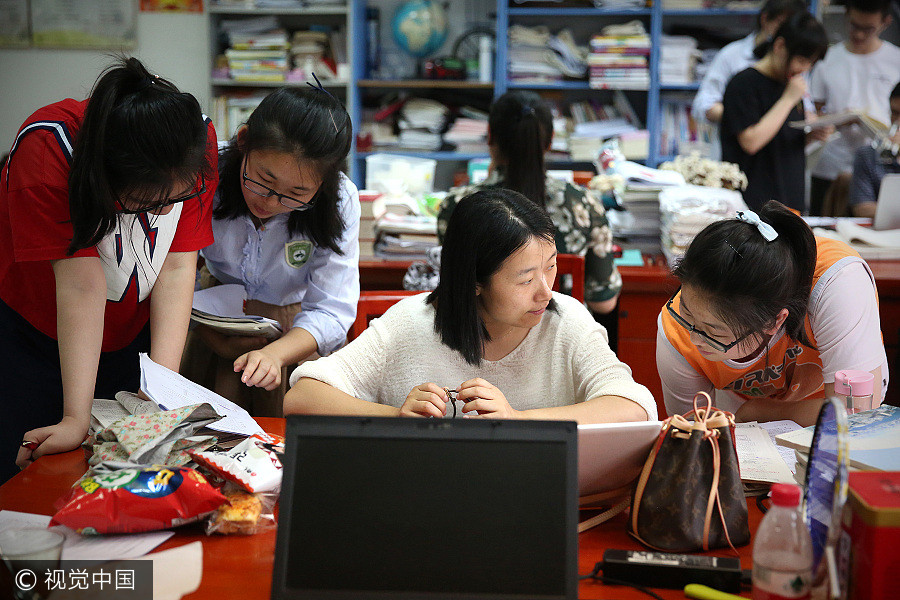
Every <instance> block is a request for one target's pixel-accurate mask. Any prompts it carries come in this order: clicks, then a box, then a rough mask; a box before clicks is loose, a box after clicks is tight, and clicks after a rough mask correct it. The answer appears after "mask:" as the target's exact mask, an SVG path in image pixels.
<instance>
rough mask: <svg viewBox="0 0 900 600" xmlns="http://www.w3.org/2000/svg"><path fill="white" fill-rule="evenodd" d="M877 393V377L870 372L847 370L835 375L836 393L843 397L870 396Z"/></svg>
mask: <svg viewBox="0 0 900 600" xmlns="http://www.w3.org/2000/svg"><path fill="white" fill-rule="evenodd" d="M874 391H875V376H874V375H872V374H871V373H869V372H868V371H853V370H850V369H845V370H843V371H838V372H837V373H835V374H834V392H835V393H836V394H841V395H843V396H870V395H872V394H873V393H874Z"/></svg>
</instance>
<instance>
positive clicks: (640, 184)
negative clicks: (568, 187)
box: [607, 160, 684, 254]
mask: <svg viewBox="0 0 900 600" xmlns="http://www.w3.org/2000/svg"><path fill="white" fill-rule="evenodd" d="M614 172H615V173H617V174H619V175H620V176H622V178H623V179H624V180H625V187H624V190H622V191H621V193H620V194H619V198H620V200H621V202H622V206H623V207H624V208H625V211H624V212H620V211H608V212H607V216H608V217H609V219H610V223H611V224H612V226H613V227H612V229H613V232H614V234H615V236H616V237H617V238H619V240H620V243H621V245H622V247H623V248H635V249H638V250H640V251H641V252H643V253H645V254H659V252H660V214H659V195H660V192H662V191H663V190H664V189H666V188H669V187H672V186H681V185H684V177H682V176H681V175H680V174H679V173H675V172H672V171H660V170H658V169H651V168H649V167H645V166H643V165H641V164H638V163H635V162H631V161H627V160H623V161H616V167H615V169H614Z"/></svg>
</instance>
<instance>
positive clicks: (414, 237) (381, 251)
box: [375, 212, 440, 260]
mask: <svg viewBox="0 0 900 600" xmlns="http://www.w3.org/2000/svg"><path fill="white" fill-rule="evenodd" d="M439 245H440V244H439V243H438V237H437V217H432V216H423V215H400V214H397V213H394V212H386V213H384V214H383V215H382V216H381V217H379V218H378V219H376V221H375V256H377V257H379V258H386V259H393V260H419V259H421V260H424V259H426V258H427V255H426V253H427V252H428V250H430V249H431V248H434V247H435V246H439Z"/></svg>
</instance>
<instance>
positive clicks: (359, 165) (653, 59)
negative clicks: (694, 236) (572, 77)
mask: <svg viewBox="0 0 900 600" xmlns="http://www.w3.org/2000/svg"><path fill="white" fill-rule="evenodd" d="M348 1H349V2H350V3H351V9H350V15H351V21H352V23H353V24H352V26H351V32H352V35H351V36H350V37H351V38H352V40H353V43H352V44H351V55H352V59H351V64H352V74H353V75H352V82H351V84H350V85H349V86H348V99H350V104H351V106H348V108H349V109H351V111H352V112H351V116H352V117H353V120H354V123H356V124H357V126H358V125H359V124H360V119H361V114H362V111H361V106H360V101H359V88H360V86H358V85H357V83H356V82H360V81H364V80H366V79H367V77H368V74H367V73H366V72H365V64H366V60H365V57H366V48H365V36H364V35H363V32H364V30H365V14H366V0H348ZM510 3H511V2H510V0H496V25H495V27H496V30H495V31H496V39H497V41H498V43H497V45H496V53H495V60H494V83H493V88H492V90H493V95H494V97H496V96H499V95H501V94H503V93H504V92H506V91H507V90H509V89H530V90H536V91H558V92H562V93H564V94H565V93H567V92H574V93H577V94H579V97H581V98H583V97H584V93H585V92H589V91H590V90H591V89H592V88H591V87H590V85H589V84H588V82H586V81H563V82H554V83H537V82H535V83H531V82H527V81H512V80H510V79H509V77H508V75H507V71H506V64H507V60H508V54H507V44H506V40H507V37H508V35H507V32H508V31H509V27H510V25H511V24H515V23H516V22H519V21H522V20H524V21H526V22H529V21H530V22H532V23H537V22H539V23H541V24H544V25H547V26H548V27H549V28H550V29H551V30H556V29H560V28H562V27H563V26H564V25H565V23H566V19H570V20H571V19H576V18H577V19H579V20H581V21H582V22H583V21H584V20H585V19H596V20H597V25H598V26H597V29H598V30H599V29H600V27H602V26H604V25H607V24H610V23H615V22H617V21H618V22H625V21H627V20H631V19H640V20H641V21H643V22H644V23H645V26H646V27H647V29H648V31H649V33H650V40H651V48H650V65H649V66H650V85H649V87H648V88H647V90H646V91H628V93H629V94H634V93H637V94H647V102H646V106H647V109H646V113H645V114H643V115H640V116H642V117H643V118H644V123H645V125H646V127H647V130H648V131H649V132H650V149H649V155H648V157H647V160H646V161H643V162H646V164H647V165H650V166H656V165H657V164H659V163H661V162H664V161H666V160H671V159H672V158H673V157H672V156H667V155H661V154H660V152H659V142H660V124H661V120H662V118H661V117H662V109H661V105H662V96H663V95H665V94H666V93H669V92H673V93H674V92H682V93H684V92H693V91H696V90H697V88H698V87H699V84H698V83H689V84H683V85H672V84H661V82H660V78H659V63H660V47H661V44H660V41H661V39H662V35H663V26H664V24H666V23H667V22H669V21H670V20H676V21H677V20H678V19H680V18H683V17H687V18H690V19H704V20H706V19H709V20H711V21H713V22H715V21H716V20H718V21H719V22H721V21H723V20H726V19H730V18H740V21H741V22H746V23H747V24H748V30H749V28H752V27H753V25H754V23H755V16H756V14H757V12H758V11H757V10H730V9H716V8H710V9H702V10H684V9H665V8H663V6H662V1H660V0H656V1H654V2H653V3H652V6H651V7H650V8H633V9H628V8H625V9H623V8H617V9H604V8H566V7H560V8H527V7H517V6H510ZM809 5H810V11H812V12H813V13H815V10H816V0H813V1H812V2H810V3H809ZM364 85H368V84H364ZM390 87H396V88H401V87H403V86H402V82H397V85H396V86H393V85H392V86H390ZM488 89H489V90H490V89H491V88H488ZM597 91H598V93H606V92H604V91H601V90H597ZM399 153H402V154H407V155H411V156H418V157H425V158H434V159H436V160H459V161H465V160H469V159H470V158H481V157H483V155H473V154H466V153H456V152H424V153H423V152H398V154H399ZM369 154H370V153H356V152H355V151H354V153H353V154H352V159H351V165H350V173H351V178H352V179H353V180H354V181H356V182H357V184H358V185H361V184H362V181H361V179H362V172H363V162H364V159H365V157H366V156H368V155H369ZM566 163H571V164H583V163H575V162H573V161H566ZM554 164H559V162H558V161H556V162H555V163H554Z"/></svg>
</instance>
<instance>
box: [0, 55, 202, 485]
mask: <svg viewBox="0 0 900 600" xmlns="http://www.w3.org/2000/svg"><path fill="white" fill-rule="evenodd" d="M216 161H217V156H216V134H215V130H214V129H213V127H212V124H211V123H210V122H209V120H208V119H206V118H205V117H204V116H203V114H202V112H201V111H200V105H199V104H198V103H197V100H196V99H195V98H194V97H193V96H191V95H190V94H186V93H182V92H179V91H178V89H177V88H176V87H175V86H174V85H172V84H171V83H170V82H168V81H166V80H165V79H162V78H160V77H157V76H155V75H153V74H151V73H150V72H149V71H147V69H146V68H145V67H144V66H143V65H142V64H141V63H140V61H138V60H137V59H134V58H128V59H122V60H121V61H120V62H119V63H117V64H115V65H113V66H112V67H110V68H109V69H107V70H106V71H105V72H104V73H103V75H102V76H101V77H100V78H99V79H98V80H97V83H96V84H95V86H94V89H93V91H92V92H91V95H90V97H89V98H88V99H87V100H83V101H77V100H73V99H66V100H62V101H60V102H56V103H54V104H51V105H49V106H45V107H43V108H41V109H38V110H37V111H36V112H35V113H34V114H33V115H31V116H30V117H29V118H28V120H26V121H25V124H24V125H23V126H22V128H21V129H20V130H19V133H18V135H17V136H16V140H15V143H14V144H13V146H12V149H11V150H10V153H9V159H8V160H7V163H6V166H5V167H4V168H3V172H2V176H0V246H2V252H0V300H2V302H0V365H2V366H0V373H2V379H3V382H4V384H3V387H2V391H0V409H2V410H3V418H2V419H0V482H2V481H4V480H6V479H8V478H9V477H11V476H12V475H13V474H14V473H15V465H14V463H18V465H19V466H25V465H26V464H28V463H29V462H30V461H32V460H34V459H35V458H37V457H39V456H41V455H43V454H52V453H55V452H64V451H68V450H72V449H73V448H76V447H77V446H78V445H79V444H80V443H81V442H82V441H83V439H84V437H85V435H86V433H87V430H88V426H89V424H90V414H91V404H92V402H93V399H94V398H95V397H100V398H112V397H113V396H114V395H115V394H116V393H117V392H119V391H123V390H131V391H137V389H138V387H139V383H140V367H139V362H138V353H139V352H146V351H149V352H150V357H151V358H152V359H153V360H154V361H156V362H157V363H159V364H161V365H163V366H166V367H168V368H170V369H173V370H177V369H178V365H179V362H180V360H181V353H182V350H183V348H184V341H185V336H186V335H187V329H188V322H189V318H190V311H191V301H192V298H193V289H194V279H195V273H196V268H197V252H198V250H199V249H200V248H202V247H204V246H206V245H207V244H209V243H210V242H212V230H211V227H210V219H211V208H212V195H213V193H214V191H215V188H216V184H217V181H218V177H217V173H216Z"/></svg>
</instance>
